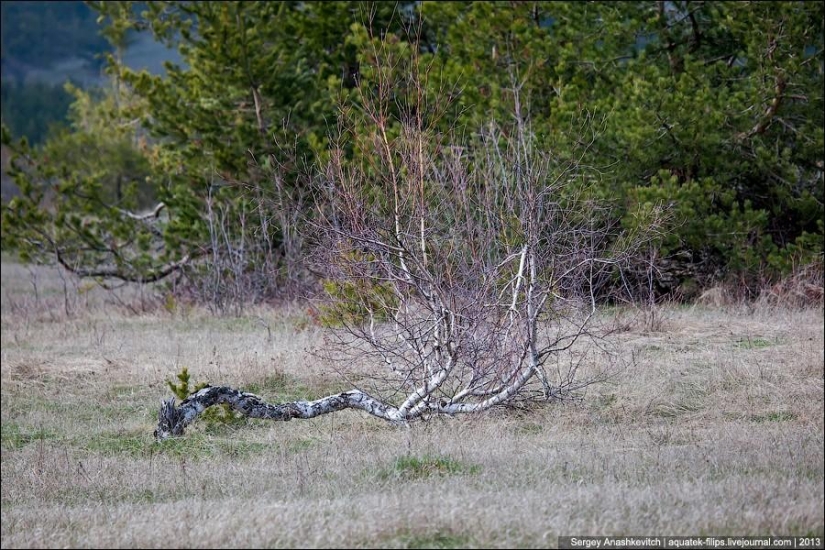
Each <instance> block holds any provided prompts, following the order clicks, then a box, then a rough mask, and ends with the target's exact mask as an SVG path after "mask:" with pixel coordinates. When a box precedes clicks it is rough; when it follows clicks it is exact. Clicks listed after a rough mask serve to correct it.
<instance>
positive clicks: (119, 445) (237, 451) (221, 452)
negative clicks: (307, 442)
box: [75, 431, 306, 460]
mask: <svg viewBox="0 0 825 550" xmlns="http://www.w3.org/2000/svg"><path fill="white" fill-rule="evenodd" d="M75 445H76V446H77V447H78V448H81V449H84V450H86V451H90V452H94V453H101V454H104V455H111V456H120V455H126V456H131V457H148V456H151V455H163V456H167V457H175V458H177V457H186V458H188V459H192V460H203V459H208V458H212V457H216V456H229V457H232V458H246V457H249V456H252V455H255V454H259V453H271V452H273V450H274V449H273V445H272V444H269V443H260V442H255V441H244V440H242V439H232V438H221V439H217V438H214V437H210V435H209V434H207V433H197V432H191V433H187V434H186V435H185V436H184V437H179V438H169V439H165V440H163V441H155V439H154V438H153V437H152V435H151V434H149V433H144V432H142V431H141V432H108V433H101V434H98V435H95V436H93V437H91V438H88V439H85V440H80V441H76V442H75ZM297 447H298V448H295V449H293V448H292V446H287V449H289V451H290V452H298V451H299V450H302V449H303V448H306V447H303V448H301V446H300V445H299V446H297Z"/></svg>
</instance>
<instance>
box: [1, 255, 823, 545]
mask: <svg viewBox="0 0 825 550" xmlns="http://www.w3.org/2000/svg"><path fill="white" fill-rule="evenodd" d="M31 276H32V275H31V273H30V272H29V271H27V270H25V269H22V268H20V267H19V266H17V265H15V264H11V263H4V264H3V266H2V494H1V495H0V502H1V503H2V528H1V529H2V547H3V548H20V547H26V548H35V547H113V548H125V547H132V548H135V547H139V548H150V547H166V548H169V547H174V548H183V547H238V548H250V547H410V548H412V547H419V548H420V547H552V546H555V544H556V539H557V537H558V536H560V535H659V536H666V535H763V534H773V535H805V534H808V535H817V536H822V535H823V533H825V520H824V519H823V504H825V501H824V498H825V496H824V493H825V491H824V490H823V311H822V308H821V306H820V305H819V304H817V305H816V306H815V307H812V308H809V309H795V310H790V309H770V308H762V309H753V308H751V309H747V308H738V307H728V308H698V307H697V308H669V309H662V310H659V311H658V312H657V322H656V323H655V324H653V325H651V323H646V322H644V319H645V318H647V319H649V317H645V316H643V315H639V316H634V315H633V312H630V311H610V312H607V311H606V312H604V313H603V314H602V320H603V321H604V322H607V323H615V324H616V326H620V327H624V329H623V330H622V331H620V332H617V333H615V335H614V338H615V339H616V341H617V343H618V344H619V345H618V349H619V350H621V354H622V358H623V362H622V363H623V365H624V367H623V368H622V370H621V371H620V372H618V373H617V375H616V376H615V377H614V378H612V379H610V380H609V381H607V382H605V383H602V384H599V385H597V386H591V387H590V388H589V389H588V391H587V393H586V395H585V397H584V399H583V400H582V401H581V402H580V403H568V404H563V405H558V404H557V405H551V406H546V407H543V408H537V409H534V410H530V411H515V410H500V411H493V412H492V413H490V414H486V415H483V416H479V417H459V418H445V419H436V420H433V421H430V422H427V423H423V424H418V425H414V426H413V427H411V428H396V427H393V426H390V425H388V424H386V423H384V422H382V421H380V420H377V419H374V418H371V417H368V416H365V415H363V414H361V413H357V412H353V411H344V412H341V413H337V414H332V415H327V416H324V417H320V418H317V419H313V420H309V421H293V422H288V423H273V422H266V421H249V422H247V423H246V424H245V425H242V426H240V427H221V426H209V425H206V424H205V423H196V424H195V425H194V426H192V427H191V428H190V429H189V431H188V432H187V434H186V436H185V437H184V438H183V439H181V440H174V441H171V442H168V443H169V444H168V445H166V444H164V445H160V446H159V445H157V444H155V443H153V442H152V437H151V434H152V430H153V428H154V421H155V414H156V410H157V406H158V404H159V401H160V399H161V398H163V397H167V396H169V395H170V391H169V390H168V388H166V386H165V380H167V379H171V378H172V377H174V375H175V374H176V373H178V372H180V370H181V369H182V368H183V367H188V368H189V370H190V372H191V373H192V375H193V379H194V380H195V381H202V380H208V381H209V382H212V383H214V384H229V385H233V386H236V387H240V388H245V387H254V388H256V389H257V393H259V394H260V395H262V396H263V397H264V398H265V399H267V400H269V401H271V402H278V401H280V400H284V399H291V398H295V397H302V396H321V395H323V394H325V393H327V392H332V391H336V390H338V389H340V388H343V387H345V386H344V385H342V382H341V381H340V380H339V379H338V378H336V377H335V375H334V373H333V370H334V369H333V365H329V364H323V363H322V362H320V361H319V360H318V359H317V358H316V356H315V355H313V354H312V350H313V349H315V348H316V347H318V346H320V345H323V333H322V331H321V329H318V328H316V327H314V326H312V325H311V324H309V323H307V322H306V318H305V317H304V316H303V314H302V312H301V311H300V310H299V308H297V307H296V308H294V309H289V308H281V309H278V310H273V309H258V310H254V311H252V312H250V313H249V315H248V316H246V317H243V318H214V317H211V316H209V315H207V314H205V313H203V312H199V311H197V310H190V311H181V310H180V309H179V308H170V309H168V310H167V309H164V308H162V307H161V308H159V309H156V311H155V312H154V313H147V314H141V315H134V314H131V313H128V309H127V308H124V307H122V306H121V305H118V302H117V301H114V302H113V301H112V298H111V297H107V295H105V294H101V293H98V292H97V291H95V290H91V289H84V288H81V289H80V292H78V288H77V287H74V288H73V287H72V285H68V287H67V288H68V290H67V292H66V294H64V293H63V285H62V282H61V280H60V279H59V278H55V276H54V273H53V272H50V271H48V270H45V269H44V270H40V271H38V277H39V281H38V285H39V286H38V293H37V296H36V297H35V296H34V292H33V287H32V285H31V281H30V279H29V278H31ZM121 299H122V300H125V301H128V300H132V301H133V302H131V303H134V300H138V299H139V297H136V295H135V294H130V295H126V294H124V295H122V296H121ZM67 305H68V308H67ZM67 309H68V310H69V315H67V313H66V310H67ZM651 329H656V330H651ZM276 374H277V376H273V375H276ZM416 460H419V461H420V462H422V463H424V464H425V467H423V468H421V469H415V468H413V467H411V466H410V464H415V461H416ZM445 465H446V466H445ZM450 465H453V466H455V467H452V466H450Z"/></svg>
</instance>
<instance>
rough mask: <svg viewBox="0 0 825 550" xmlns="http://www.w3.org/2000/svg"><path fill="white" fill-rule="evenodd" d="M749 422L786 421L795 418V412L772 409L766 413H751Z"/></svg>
mask: <svg viewBox="0 0 825 550" xmlns="http://www.w3.org/2000/svg"><path fill="white" fill-rule="evenodd" d="M749 420H750V421H751V422H788V421H790V420H796V414H794V413H792V412H788V411H773V412H769V413H766V414H752V415H751V416H750V417H749Z"/></svg>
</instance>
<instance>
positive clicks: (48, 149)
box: [2, 1, 825, 330]
mask: <svg viewBox="0 0 825 550" xmlns="http://www.w3.org/2000/svg"><path fill="white" fill-rule="evenodd" d="M89 5H90V6H92V7H93V8H94V9H95V10H96V11H97V12H98V15H99V18H98V21H99V23H100V25H101V32H102V34H103V36H105V37H106V38H107V40H109V42H110V43H111V44H112V52H111V54H109V55H108V60H107V61H108V71H109V74H110V76H111V86H110V87H109V88H108V89H106V90H103V91H101V92H100V93H95V92H88V91H83V90H80V89H77V88H71V87H70V88H69V91H70V93H71V95H72V98H73V103H72V105H71V108H70V114H69V123H68V127H67V128H66V129H63V130H61V131H56V132H54V133H53V134H52V135H51V136H50V137H49V139H47V140H46V142H45V143H44V144H43V145H42V146H41V147H39V148H35V149H32V148H30V147H28V146H27V145H26V144H25V143H19V142H15V141H14V140H13V139H12V137H11V135H10V133H9V132H8V131H7V129H5V128H4V132H3V134H4V135H3V140H4V143H5V144H7V145H8V146H10V147H13V148H14V150H15V151H16V154H17V156H16V160H15V161H14V162H13V163H12V167H11V168H10V174H11V176H12V177H13V178H14V180H15V182H16V183H17V187H18V190H19V194H18V195H17V196H16V197H14V198H13V199H11V200H10V201H8V202H7V203H6V204H4V205H3V212H2V215H3V219H2V229H3V233H2V246H3V249H4V250H15V251H17V252H18V253H19V254H20V255H21V257H22V258H23V259H25V260H30V261H41V262H59V263H60V264H62V265H63V266H64V267H66V268H68V269H70V270H72V271H74V272H76V273H78V274H79V275H82V276H89V277H95V278H98V279H100V280H107V279H112V278H114V279H121V280H129V281H138V282H152V281H165V282H167V283H168V284H169V285H170V288H174V289H175V291H176V292H181V293H186V294H187V295H189V296H192V297H194V298H195V299H197V300H201V301H203V302H205V303H208V304H210V305H211V306H212V307H214V308H216V309H217V310H225V309H227V308H241V307H243V306H244V304H248V303H250V302H255V301H261V300H268V299H272V298H277V297H281V296H284V295H287V294H290V293H293V294H294V293H296V292H302V291H304V290H308V289H316V290H317V289H318V288H321V289H322V290H324V291H325V292H326V293H327V294H329V295H331V296H333V297H337V298H338V299H339V302H341V303H344V302H349V303H350V304H351V305H350V306H348V307H349V309H347V307H345V306H341V305H339V306H336V307H335V308H332V309H330V310H328V311H327V312H326V314H328V315H334V316H336V319H337V321H335V322H339V323H340V322H347V320H349V321H352V319H353V318H360V319H363V318H365V316H366V317H369V316H370V315H373V314H375V312H376V311H379V310H382V311H384V312H385V314H386V312H392V311H398V310H397V309H396V308H397V304H398V302H397V300H398V299H399V297H403V296H404V295H405V294H404V292H407V291H406V290H405V291H402V290H400V287H399V286H398V285H399V284H401V283H403V284H411V283H410V281H407V282H406V283H405V282H404V279H405V278H407V277H410V278H411V279H410V280H411V281H414V282H415V284H413V285H412V286H413V287H416V285H419V286H420V285H421V284H422V281H424V280H425V279H423V278H421V277H423V275H416V274H415V271H416V268H415V266H414V265H411V264H409V263H408V264H407V265H406V267H404V266H403V262H412V261H413V259H414V260H415V261H416V262H418V264H417V265H418V267H419V268H420V274H427V277H429V278H430V279H428V282H427V285H431V286H427V285H424V286H422V287H421V288H419V289H418V291H417V292H418V293H419V294H426V292H430V291H431V290H427V288H431V287H432V288H434V287H438V286H441V287H442V288H448V287H449V288H455V286H454V285H458V284H459V281H461V280H463V281H464V282H467V281H469V280H470V279H472V281H473V283H472V284H473V285H474V286H473V288H476V289H479V288H485V289H488V290H490V291H491V292H492V290H493V289H494V288H498V287H497V286H496V284H497V283H496V281H498V282H501V281H502V280H505V279H506V280H507V281H511V279H512V277H515V279H512V281H511V282H512V284H513V285H515V284H522V283H518V281H526V280H528V279H529V280H534V281H539V280H543V281H545V282H547V283H548V284H549V285H550V286H547V287H545V290H544V291H543V292H545V294H544V295H545V296H547V298H546V299H552V297H553V296H559V297H560V296H561V295H562V294H563V292H562V291H561V290H562V289H561V288H560V287H559V288H556V287H554V286H553V285H554V284H562V283H563V281H564V278H563V277H559V278H558V280H556V278H555V277H556V276H557V275H559V274H560V273H562V271H559V270H562V269H563V268H562V267H561V266H563V265H566V266H568V267H569V268H571V269H572V268H573V266H579V267H581V266H583V265H586V264H579V263H576V261H573V260H572V258H576V257H579V256H581V257H582V258H584V257H585V256H587V255H588V254H590V257H591V259H592V258H601V257H605V258H608V257H609V258H613V259H616V258H621V262H613V261H612V260H611V261H610V262H608V263H606V264H599V265H600V266H605V265H610V266H612V267H616V268H617V269H615V270H613V271H609V270H608V271H605V270H601V269H600V270H599V273H598V275H597V276H596V275H593V276H587V277H584V274H581V273H579V275H581V278H580V279H577V281H579V280H581V281H586V284H585V283H582V285H584V286H587V290H586V291H585V289H584V286H581V287H579V286H576V285H579V283H578V282H577V283H570V284H571V285H573V286H572V287H571V288H573V287H575V288H576V289H577V292H578V293H579V294H581V295H590V296H592V297H593V298H594V299H599V300H601V299H616V297H617V296H627V297H629V296H638V295H639V294H640V293H646V294H645V296H647V297H658V296H665V295H667V296H671V297H676V298H681V299H692V298H694V297H696V295H697V293H698V292H699V291H700V290H701V289H702V288H704V287H706V286H709V285H711V284H716V283H720V282H722V283H728V284H731V285H734V286H736V288H738V289H740V290H741V292H742V293H743V294H745V295H748V294H752V293H755V292H758V290H759V289H760V288H762V287H763V286H764V285H766V284H770V283H772V282H774V281H776V280H778V279H779V278H781V277H783V276H786V275H788V274H791V273H793V272H794V271H795V270H798V269H800V268H801V267H803V266H810V265H814V266H819V272H820V273H821V265H822V260H823V250H825V226H824V225H823V223H824V222H823V156H822V151H823V145H825V144H823V127H825V121H824V120H823V117H824V116H825V115H823V112H824V111H825V105H823V91H822V90H823V84H825V83H823V72H824V71H823V20H825V5H823V4H822V3H811V2H724V1H721V2H610V3H608V2H604V3H580V2H551V3H545V2H398V3H387V2H150V3H146V4H145V5H143V4H140V5H137V6H136V3H132V2H90V3H89ZM134 33H151V34H152V36H153V37H154V38H155V39H156V40H159V41H164V42H166V43H169V44H173V45H175V47H177V48H178V50H179V51H180V53H181V56H182V58H183V60H184V61H185V64H184V65H180V66H174V65H170V66H169V67H167V74H166V75H163V76H160V75H150V74H149V73H147V72H145V71H143V72H141V71H136V70H132V69H129V68H127V67H125V66H124V65H123V64H122V62H121V60H120V55H119V54H120V52H122V48H123V47H124V45H125V44H126V42H127V39H128V37H129V36H133V35H134ZM516 142H518V143H519V144H520V145H519V146H514V143H516ZM538 153H540V154H541V155H539V156H541V159H542V160H541V162H537V160H536V159H537V157H536V156H535V154H538ZM542 155H549V157H548V158H545V157H544V156H542ZM530 159H532V160H530ZM537 165H538V166H544V167H545V168H543V169H540V170H537V169H535V166H537ZM531 167H532V168H531ZM482 175H483V176H484V177H485V178H487V179H488V181H482V179H480V177H481V176H482ZM557 177H560V178H562V179H561V180H558V179H554V178H557ZM562 181H563V182H564V183H565V185H560V182H562ZM447 206H449V207H447ZM436 213H438V217H440V219H436V218H437V216H436ZM528 222H529V223H528ZM444 224H446V225H444ZM450 224H452V225H453V226H454V227H459V228H460V229H459V230H456V231H455V232H454V234H451V233H450V232H449V231H448V228H449V227H450ZM556 236H558V240H554V239H555V238H556ZM413 237H415V238H413ZM531 239H532V240H531ZM459 241H460V242H459ZM530 242H533V243H535V245H536V246H539V244H541V243H544V244H542V246H544V245H547V246H546V247H545V249H546V250H547V251H554V252H553V254H555V257H556V258H557V259H558V262H557V263H556V264H554V263H553V262H551V261H549V260H550V259H551V258H552V257H553V255H550V256H548V257H547V258H545V259H546V260H548V261H547V262H544V261H543V262H538V261H536V262H535V266H536V267H537V269H539V271H537V272H536V273H533V274H532V275H530V276H529V277H528V276H527V272H524V271H521V272H519V267H518V259H519V258H522V257H523V258H525V260H524V262H525V265H523V266H522V270H523V269H528V268H529V264H530V262H529V261H528V260H527V259H526V258H527V257H528V255H524V256H522V253H521V251H522V249H523V247H524V246H527V245H528V243H530ZM342 243H346V245H344V244H342ZM484 243H486V244H484ZM641 243H643V245H642V244H641ZM551 245H552V246H551ZM528 248H530V247H529V246H528ZM482 250H484V251H485V253H486V254H488V255H487V256H485V255H484V254H482V253H481V251H482ZM535 250H538V249H535ZM630 250H632V251H633V254H632V255H629V254H628V253H627V252H628V251H630ZM413 251H415V254H413V253H412V252H413ZM525 254H526V253H525ZM506 258H510V259H511V260H512V259H513V258H515V260H514V261H515V264H513V265H512V266H511V267H510V268H508V269H512V270H514V271H513V272H512V273H511V272H510V271H507V270H506V269H505V270H504V271H501V269H503V268H502V267H501V266H499V267H498V268H496V269H493V267H495V266H496V265H497V264H496V263H495V262H496V261H498V260H502V261H503V260H504V259H506ZM482 260H483V261H482ZM436 261H438V262H440V263H441V265H442V267H444V268H445V269H446V271H444V272H439V273H432V272H431V271H430V268H431V267H432V263H431V262H436ZM570 262H572V263H570ZM511 263H512V262H511V261H510V260H508V263H507V265H510V264H511ZM481 266H488V267H490V270H489V271H488V272H486V273H484V274H483V275H485V276H488V277H491V278H490V279H483V278H482V279H478V278H477V277H476V276H475V275H473V269H474V268H476V267H481ZM448 268H449V269H448ZM619 268H620V269H619ZM398 269H400V271H398ZM376 270H377V271H376ZM382 270H383V271H382ZM376 273H380V274H376ZM519 273H521V274H520V275H518V274H519ZM570 273H573V272H570ZM575 273H578V271H575ZM516 275H518V276H516ZM478 276H481V274H479V275H478ZM548 281H549V282H548ZM451 285H453V286H451ZM401 286H403V285H401ZM425 287H426V288H425ZM507 288H508V291H507V292H508V293H510V294H509V295H512V296H521V294H520V293H521V292H522V291H523V290H524V289H523V288H521V289H519V290H515V289H514V288H513V287H512V286H510V287H507ZM554 288H556V290H553V289H554ZM425 290H426V292H425ZM499 290H501V289H499ZM513 292H515V293H514V294H513ZM399 293H400V294H399ZM582 293H583V294H582ZM365 295H366V296H369V299H367V301H366V302H365V301H363V300H361V301H356V302H357V304H356V305H352V304H353V303H354V302H353V297H354V296H365ZM431 296H434V298H433V299H434V300H435V301H434V302H431V303H432V304H435V303H440V302H439V300H441V299H442V298H443V296H441V297H438V299H436V298H435V295H431ZM519 300H520V298H519ZM516 301H518V300H516ZM377 304H378V305H380V307H378V305H377ZM505 310H506V308H505ZM502 311H504V310H502ZM353 316H354V317H353ZM531 318H532V319H533V320H534V321H535V320H536V319H537V317H536V316H535V315H533V316H532V317H531ZM330 322H333V321H330ZM479 322H481V321H480V320H479ZM497 330H498V329H497ZM502 330H503V329H502Z"/></svg>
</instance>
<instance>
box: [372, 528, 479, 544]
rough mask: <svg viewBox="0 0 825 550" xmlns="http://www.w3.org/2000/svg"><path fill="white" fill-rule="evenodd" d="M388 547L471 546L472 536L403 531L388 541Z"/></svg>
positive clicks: (449, 532) (438, 532) (445, 532)
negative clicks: (403, 532)
mask: <svg viewBox="0 0 825 550" xmlns="http://www.w3.org/2000/svg"><path fill="white" fill-rule="evenodd" d="M388 542H389V543H390V545H389V546H388V548H472V547H474V546H476V545H475V542H474V541H473V538H472V537H470V536H469V535H465V534H463V533H453V532H451V531H449V530H447V531H435V532H424V533H405V534H401V535H398V536H396V537H393V538H392V539H391V540H390V541H388Z"/></svg>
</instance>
